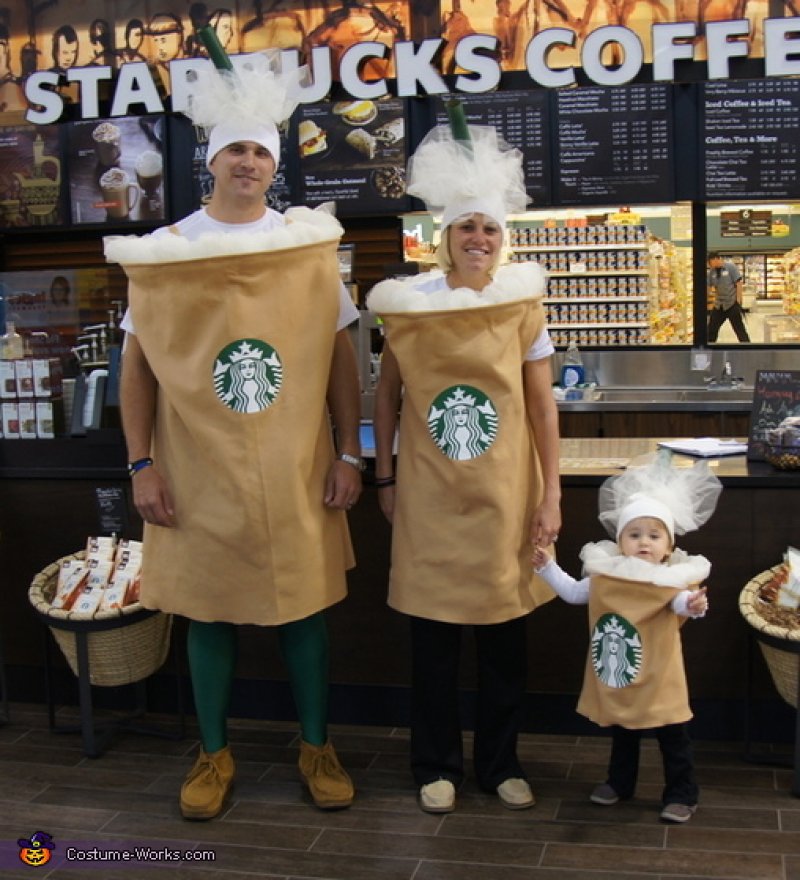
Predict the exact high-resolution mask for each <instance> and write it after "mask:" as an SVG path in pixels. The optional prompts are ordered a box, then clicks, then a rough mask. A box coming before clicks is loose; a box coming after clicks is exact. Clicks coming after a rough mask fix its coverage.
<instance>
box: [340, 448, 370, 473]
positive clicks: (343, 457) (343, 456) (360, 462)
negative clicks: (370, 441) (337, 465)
mask: <svg viewBox="0 0 800 880" xmlns="http://www.w3.org/2000/svg"><path fill="white" fill-rule="evenodd" d="M337 458H338V459H339V461H343V462H345V464H349V465H352V466H353V467H354V468H355V469H356V470H357V471H363V470H364V468H365V467H366V464H365V463H364V459H363V458H358V456H356V455H349V454H348V453H347V452H340V453H339V455H338V456H337Z"/></svg>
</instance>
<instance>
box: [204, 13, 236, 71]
mask: <svg viewBox="0 0 800 880" xmlns="http://www.w3.org/2000/svg"><path fill="white" fill-rule="evenodd" d="M197 36H198V37H200V41H201V42H202V44H203V45H204V46H205V47H206V52H208V57H209V58H210V59H211V60H212V61H213V62H214V67H216V68H217V70H230V71H232V70H233V63H232V62H231V59H230V58H229V56H228V53H227V52H226V51H225V50H224V49H223V48H222V43H220V41H219V37H218V36H217V32H216V31H215V30H214V28H213V27H211V25H210V24H207V25H204V26H203V27H201V28H198V29H197Z"/></svg>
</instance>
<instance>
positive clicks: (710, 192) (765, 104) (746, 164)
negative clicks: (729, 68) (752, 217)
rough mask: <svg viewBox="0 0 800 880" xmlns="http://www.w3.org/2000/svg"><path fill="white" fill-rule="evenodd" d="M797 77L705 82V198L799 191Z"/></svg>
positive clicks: (788, 194)
mask: <svg viewBox="0 0 800 880" xmlns="http://www.w3.org/2000/svg"><path fill="white" fill-rule="evenodd" d="M798 128H800V82H798V81H797V80H789V79H786V80H784V79H760V80H742V81H726V82H718V83H705V85H704V88H703V124H702V139H703V151H704V161H703V171H704V174H703V181H704V185H705V198H707V199H732V198H733V199H735V198H769V199H771V198H779V199H783V198H796V197H798V196H800V171H798V162H800V139H798V134H797V133H798Z"/></svg>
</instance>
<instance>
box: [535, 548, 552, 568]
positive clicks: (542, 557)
mask: <svg viewBox="0 0 800 880" xmlns="http://www.w3.org/2000/svg"><path fill="white" fill-rule="evenodd" d="M550 558H551V557H550V554H549V553H548V552H547V550H545V549H543V548H542V547H538V546H537V547H534V548H533V556H531V562H532V563H533V567H534V568H544V567H545V565H547V563H548V562H550Z"/></svg>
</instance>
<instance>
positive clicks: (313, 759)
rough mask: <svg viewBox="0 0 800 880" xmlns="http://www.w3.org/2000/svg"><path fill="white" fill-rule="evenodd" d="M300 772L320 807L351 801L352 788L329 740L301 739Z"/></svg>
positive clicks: (340, 806) (331, 807)
mask: <svg viewBox="0 0 800 880" xmlns="http://www.w3.org/2000/svg"><path fill="white" fill-rule="evenodd" d="M298 767H299V768H300V775H301V776H302V777H303V782H304V783H305V784H306V786H307V787H308V791H309V793H310V794H311V797H312V799H313V801H314V803H315V804H316V806H318V807H319V808H320V809H321V810H341V809H343V808H344V807H349V806H350V804H352V803H353V797H354V796H355V789H354V788H353V781H352V780H351V779H350V777H349V776H348V775H347V773H346V772H345V771H344V769H343V768H342V765H341V764H340V763H339V759H338V758H337V757H336V752H335V751H334V749H333V745H332V744H331V741H330V740H328V742H326V743H325V745H324V746H312V745H311V743H307V742H301V743H300V760H299V761H298Z"/></svg>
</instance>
